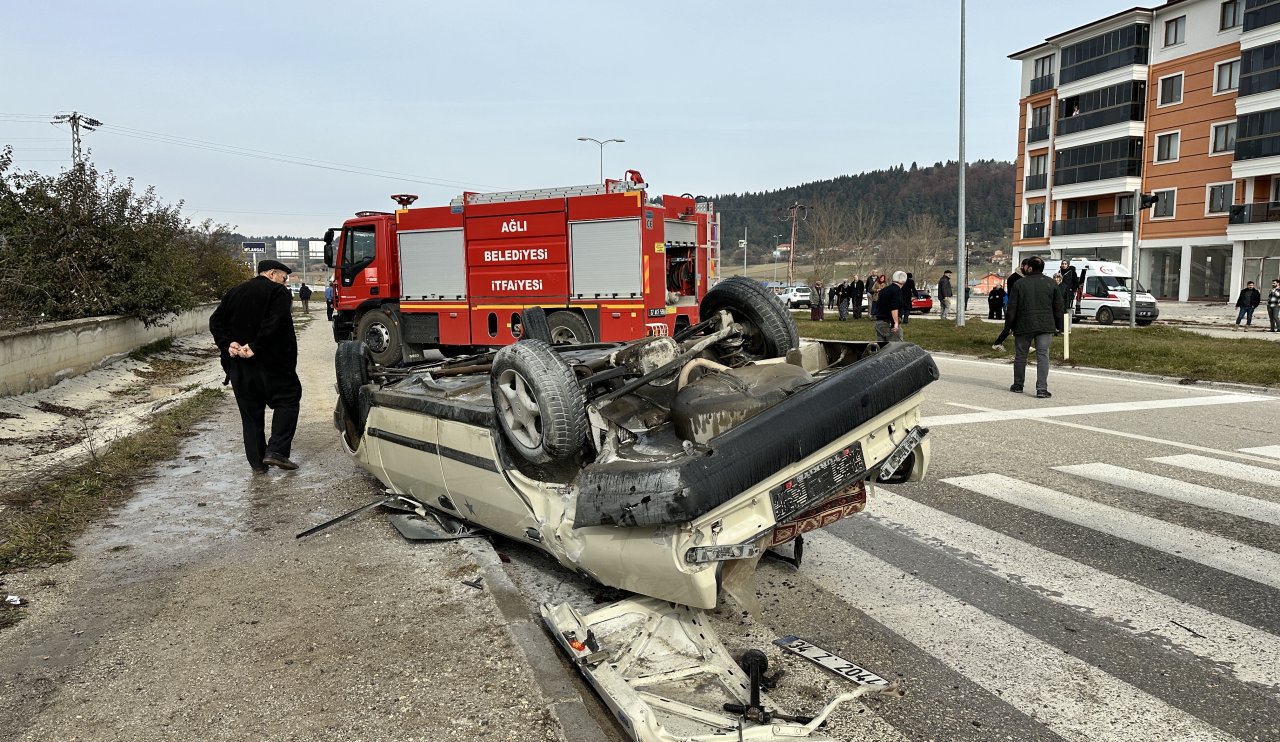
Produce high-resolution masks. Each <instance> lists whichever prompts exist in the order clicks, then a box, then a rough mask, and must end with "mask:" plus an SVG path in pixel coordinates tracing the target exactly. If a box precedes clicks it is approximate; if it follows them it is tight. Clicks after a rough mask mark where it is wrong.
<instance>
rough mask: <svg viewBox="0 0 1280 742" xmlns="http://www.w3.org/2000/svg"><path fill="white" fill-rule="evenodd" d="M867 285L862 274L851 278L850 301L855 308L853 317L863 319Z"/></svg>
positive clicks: (851, 306)
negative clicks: (863, 303) (863, 299)
mask: <svg viewBox="0 0 1280 742" xmlns="http://www.w3.org/2000/svg"><path fill="white" fill-rule="evenodd" d="M866 293H867V285H866V284H865V283H863V282H862V278H861V277H860V276H854V277H853V278H851V279H849V303H850V308H852V309H853V318H854V319H856V320H857V319H862V297H864V296H866Z"/></svg>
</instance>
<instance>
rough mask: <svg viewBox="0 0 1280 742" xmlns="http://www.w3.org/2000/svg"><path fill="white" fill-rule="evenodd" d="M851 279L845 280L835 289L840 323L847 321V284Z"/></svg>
mask: <svg viewBox="0 0 1280 742" xmlns="http://www.w3.org/2000/svg"><path fill="white" fill-rule="evenodd" d="M851 282H852V279H849V278H846V279H844V280H843V281H841V282H840V285H839V286H837V287H836V306H837V307H838V308H839V309H840V321H841V322H844V321H845V320H847V319H849V298H850V297H849V284H850V283H851Z"/></svg>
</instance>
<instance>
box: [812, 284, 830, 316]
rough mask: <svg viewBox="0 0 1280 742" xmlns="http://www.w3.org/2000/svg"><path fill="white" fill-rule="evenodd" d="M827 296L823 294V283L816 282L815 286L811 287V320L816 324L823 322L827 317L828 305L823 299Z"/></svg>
mask: <svg viewBox="0 0 1280 742" xmlns="http://www.w3.org/2000/svg"><path fill="white" fill-rule="evenodd" d="M824 296H826V294H825V293H824V292H823V288H822V281H821V280H818V281H814V282H813V286H811V287H809V319H811V320H813V321H814V322H821V321H822V319H823V317H824V316H825V315H826V306H827V305H826V304H825V303H823V298H822V297H824Z"/></svg>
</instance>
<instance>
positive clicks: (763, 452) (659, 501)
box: [574, 343, 938, 527]
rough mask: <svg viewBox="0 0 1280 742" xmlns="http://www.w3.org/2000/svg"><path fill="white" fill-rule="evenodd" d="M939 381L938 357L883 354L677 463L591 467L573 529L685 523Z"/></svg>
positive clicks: (911, 350)
mask: <svg viewBox="0 0 1280 742" xmlns="http://www.w3.org/2000/svg"><path fill="white" fill-rule="evenodd" d="M937 378H938V366H937V364H936V363H934V361H933V357H932V356H930V355H929V354H928V353H927V352H925V351H924V350H922V349H921V348H920V347H919V346H916V345H912V344H910V343H889V344H887V345H885V346H884V347H883V348H882V349H881V351H880V352H879V353H876V354H874V355H872V356H869V357H867V358H864V359H863V360H861V361H859V362H857V363H855V364H853V365H851V366H848V367H846V368H843V369H840V370H839V371H836V372H835V373H833V374H832V375H831V376H829V377H827V378H825V379H823V380H822V381H821V382H819V383H817V384H813V385H811V386H809V387H806V388H804V389H801V390H800V391H798V392H796V393H795V394H793V395H792V396H790V397H788V398H787V399H785V400H783V401H782V402H779V403H778V404H776V405H774V406H773V407H770V408H769V409H767V410H765V411H764V412H761V413H760V414H759V415H756V416H755V417H753V418H751V419H750V420H748V421H746V422H744V423H742V424H741V425H738V426H737V427H735V428H733V429H732V430H729V431H728V432H726V433H724V434H723V435H720V436H718V437H716V438H713V439H712V440H711V441H710V443H709V444H708V445H707V447H706V449H705V450H701V451H698V450H695V451H694V452H691V453H690V454H689V455H686V456H682V457H680V458H679V459H678V460H676V461H672V462H665V463H658V462H652V461H646V462H637V461H625V460H616V461H612V462H609V463H605V464H591V465H588V466H586V467H584V468H583V470H582V475H581V476H580V477H579V480H578V481H579V490H580V494H579V496H578V502H577V510H576V513H575V516H574V526H575V527H584V526H596V525H619V526H658V525H670V524H675V523H684V522H687V521H690V520H693V519H694V518H697V517H698V516H700V515H703V514H704V513H707V512H710V511H711V510H713V509H714V508H716V507H718V506H720V505H721V504H723V503H725V502H727V501H728V500H730V499H732V498H734V497H736V496H737V495H739V494H741V493H742V492H745V491H747V490H748V489H750V488H751V487H753V486H755V485H756V484H757V483H759V482H761V481H763V480H764V479H766V478H768V477H770V476H772V475H773V474H775V473H776V472H777V471H778V470H780V469H783V468H785V467H788V466H791V465H793V464H795V463H797V462H799V461H802V460H804V459H805V458H808V457H809V456H812V455H813V454H814V453H816V452H817V451H819V450H821V449H822V448H823V447H825V446H826V445H827V444H829V443H831V442H832V441H834V440H836V439H838V438H840V437H841V436H844V435H847V434H848V433H849V432H850V431H852V430H855V429H856V428H858V426H860V425H862V424H864V423H866V422H867V421H869V420H871V419H872V418H874V417H875V416H877V415H879V414H880V413H882V412H884V411H885V410H888V409H889V408H891V407H893V406H894V405H896V404H898V403H899V402H901V401H902V400H904V399H906V398H907V397H909V396H911V395H912V394H915V393H916V392H918V391H920V390H921V389H924V388H925V387H926V386H928V385H929V384H930V383H932V382H933V381H935V380H937Z"/></svg>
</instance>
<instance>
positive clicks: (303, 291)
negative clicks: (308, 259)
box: [298, 281, 311, 314]
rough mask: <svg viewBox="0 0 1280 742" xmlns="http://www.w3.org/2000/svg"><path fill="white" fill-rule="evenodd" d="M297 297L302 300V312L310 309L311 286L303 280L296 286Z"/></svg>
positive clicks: (304, 312)
mask: <svg viewBox="0 0 1280 742" xmlns="http://www.w3.org/2000/svg"><path fill="white" fill-rule="evenodd" d="M298 298H299V299H301V300H302V313H303V314H306V313H307V312H310V311H311V287H310V286H308V285H307V284H306V282H305V281H304V282H303V284H302V285H301V286H299V287H298Z"/></svg>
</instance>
